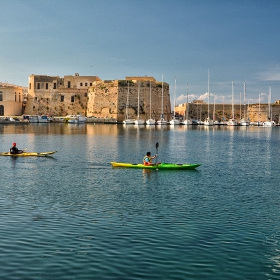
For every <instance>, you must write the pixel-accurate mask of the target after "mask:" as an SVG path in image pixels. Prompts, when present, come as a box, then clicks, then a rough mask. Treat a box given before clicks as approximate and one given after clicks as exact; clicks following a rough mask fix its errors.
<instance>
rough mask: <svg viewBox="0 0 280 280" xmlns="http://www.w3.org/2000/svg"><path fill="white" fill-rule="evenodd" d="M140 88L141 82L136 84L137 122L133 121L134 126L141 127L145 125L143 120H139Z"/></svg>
mask: <svg viewBox="0 0 280 280" xmlns="http://www.w3.org/2000/svg"><path fill="white" fill-rule="evenodd" d="M140 86H141V82H140V81H139V82H138V105H137V120H135V122H134V123H135V124H136V125H143V124H145V121H144V120H141V119H140Z"/></svg>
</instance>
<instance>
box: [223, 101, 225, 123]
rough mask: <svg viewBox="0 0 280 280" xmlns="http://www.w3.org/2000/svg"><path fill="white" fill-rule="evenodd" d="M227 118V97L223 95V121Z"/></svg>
mask: <svg viewBox="0 0 280 280" xmlns="http://www.w3.org/2000/svg"><path fill="white" fill-rule="evenodd" d="M224 120H225V97H224V96H223V121H224Z"/></svg>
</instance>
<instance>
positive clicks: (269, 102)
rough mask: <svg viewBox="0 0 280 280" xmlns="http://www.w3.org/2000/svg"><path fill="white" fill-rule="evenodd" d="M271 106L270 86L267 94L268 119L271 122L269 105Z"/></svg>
mask: <svg viewBox="0 0 280 280" xmlns="http://www.w3.org/2000/svg"><path fill="white" fill-rule="evenodd" d="M270 104H271V86H269V92H268V118H269V120H270V121H271V115H272V114H271V108H270V106H271V105H270Z"/></svg>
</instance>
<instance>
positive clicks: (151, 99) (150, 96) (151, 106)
mask: <svg viewBox="0 0 280 280" xmlns="http://www.w3.org/2000/svg"><path fill="white" fill-rule="evenodd" d="M151 118H152V87H151V80H150V119H151Z"/></svg>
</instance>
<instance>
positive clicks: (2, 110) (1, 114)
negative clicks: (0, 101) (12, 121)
mask: <svg viewBox="0 0 280 280" xmlns="http://www.w3.org/2000/svg"><path fill="white" fill-rule="evenodd" d="M0 116H4V106H3V105H0Z"/></svg>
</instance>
